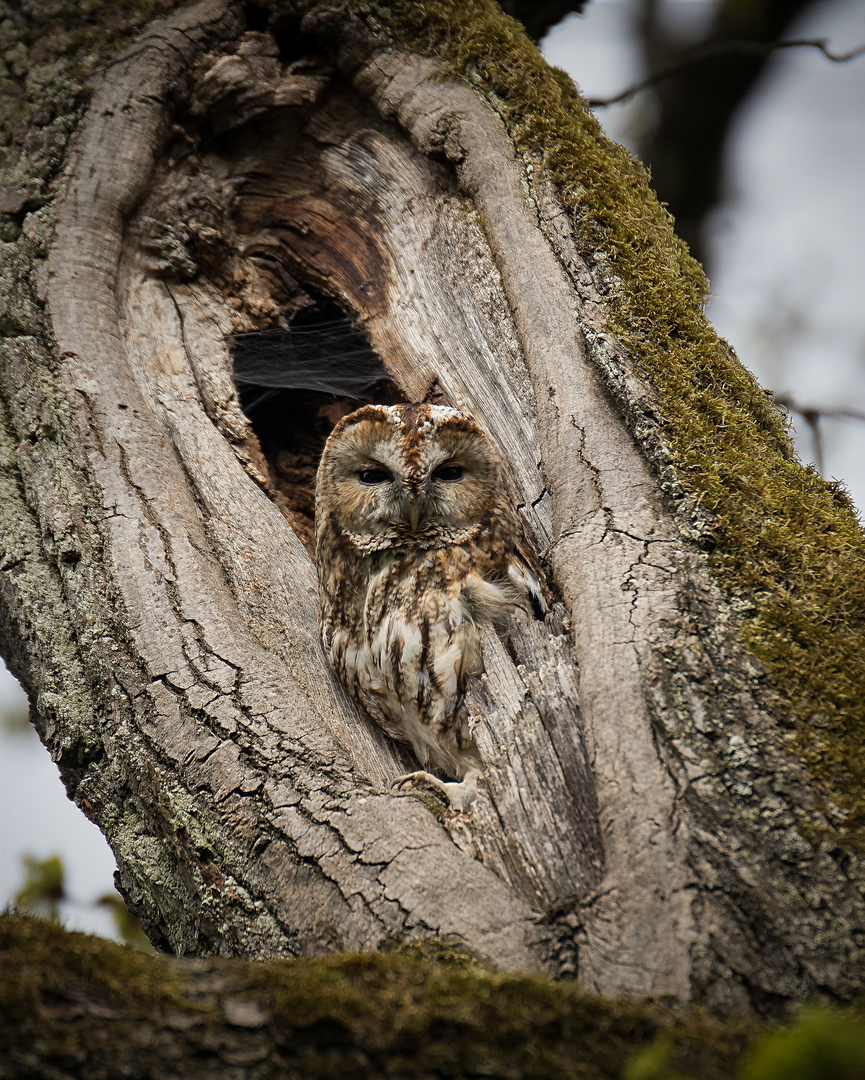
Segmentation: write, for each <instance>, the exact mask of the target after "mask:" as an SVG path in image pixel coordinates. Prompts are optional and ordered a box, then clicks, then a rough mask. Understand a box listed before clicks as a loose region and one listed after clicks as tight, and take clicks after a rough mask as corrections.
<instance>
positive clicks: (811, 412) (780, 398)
mask: <svg viewBox="0 0 865 1080" xmlns="http://www.w3.org/2000/svg"><path fill="white" fill-rule="evenodd" d="M773 398H774V400H775V402H776V403H777V404H778V405H782V406H783V407H784V408H785V409H789V410H790V412H794V413H798V414H799V415H800V416H801V417H802V419H803V420H804V421H805V423H806V424H807V425H808V427H809V429H810V431H811V436H812V438H813V439H814V458H815V462H814V463H815V465H816V466H817V471H818V472H819V473H820V475H821V476H823V432H822V430H821V429H820V421H821V420H822V419H824V418H825V417H841V418H843V419H845V420H861V421H863V422H865V412H859V411H858V410H856V409H815V408H814V407H813V405H799V404H798V403H797V402H795V401H794V400H793V398H789V397H785V396H784V395H783V394H774V395H773Z"/></svg>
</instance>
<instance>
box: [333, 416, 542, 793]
mask: <svg viewBox="0 0 865 1080" xmlns="http://www.w3.org/2000/svg"><path fill="white" fill-rule="evenodd" d="M315 519H316V529H315V533H316V535H315V543H316V562H317V565H318V579H319V588H320V594H321V621H320V625H321V637H322V642H323V644H324V648H325V652H326V653H327V655H328V657H329V659H330V662H331V664H332V665H333V667H334V670H335V671H336V673H337V675H338V676H339V678H340V679H341V681H342V682H343V684H344V685H345V686H346V687H347V689H348V690H349V692H350V693H351V694H352V696H353V697H354V698H355V700H357V701H358V702H359V703H360V704H361V705H362V706H363V707H364V708H365V709H366V711H367V712H368V713H369V715H370V716H371V717H372V718H373V719H374V720H375V721H376V722H377V723H378V724H380V725H381V727H382V728H384V730H385V731H386V732H387V733H388V735H390V736H391V737H392V738H394V739H398V740H399V741H401V742H406V743H409V744H410V745H411V746H412V747H413V749H414V751H415V753H416V755H417V757H418V759H419V761H420V762H421V764H422V765H423V766H425V767H426V766H429V767H430V768H432V769H433V770H435V771H436V772H438V773H443V774H446V775H448V776H451V777H455V778H456V779H457V780H463V779H464V778H466V777H467V776H468V775H470V774H471V775H474V774H475V773H476V771H477V768H478V765H479V761H478V757H477V751H476V749H475V746H474V743H473V742H472V739H471V734H470V731H469V725H468V715H467V712H466V709H465V706H464V704H463V694H464V690H465V683H466V678H467V677H468V676H469V675H470V674H473V673H477V672H479V671H480V668H481V632H482V629H483V627H484V625H489V624H493V625H495V626H497V627H503V626H504V624H505V623H506V622H507V621H508V618H509V616H510V614H511V613H512V612H513V610H514V608H516V607H523V608H527V609H528V608H531V607H534V608H535V610H536V611H543V610H545V609H546V604H545V602H544V598H543V590H542V580H543V579H542V575H541V571H540V568H539V566H538V564H537V559H536V557H535V555H534V552H533V551H532V550H531V548H530V546H529V545H528V544H527V542H526V540H525V538H524V536H523V530H522V527H521V524H520V521H519V518H518V517H517V514H516V511H515V510H514V508H513V506H512V504H511V501H510V500H509V498H508V495H507V492H506V490H505V484H504V480H503V469H502V463H501V460H500V458H499V455H498V453H497V452H496V450H495V449H494V447H493V446H492V444H491V443H490V441H489V439H488V438H487V436H486V435H485V434H484V433H483V431H481V429H480V428H479V427H478V425H477V424H476V423H475V422H474V421H473V420H472V419H471V418H470V417H468V416H465V415H463V414H461V413H458V412H456V411H455V410H454V409H448V408H444V407H442V406H436V405H393V406H383V405H367V406H365V407H364V408H362V409H359V410H358V411H357V412H354V413H352V414H351V415H350V416H346V417H345V418H344V419H343V420H341V421H340V422H339V423H338V424H337V426H336V427H335V428H334V430H333V432H332V434H331V436H330V438H329V439H328V442H327V445H326V446H325V449H324V454H323V455H322V459H321V464H320V465H319V469H318V476H317V479H316V513H315ZM417 775H421V774H417ZM424 775H425V774H424ZM451 786H453V785H451Z"/></svg>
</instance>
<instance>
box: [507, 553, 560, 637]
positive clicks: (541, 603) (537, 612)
mask: <svg viewBox="0 0 865 1080" xmlns="http://www.w3.org/2000/svg"><path fill="white" fill-rule="evenodd" d="M508 578H509V579H510V581H512V582H513V584H514V585H516V587H517V588H518V589H520V591H522V592H525V593H526V594H527V595H528V598H529V602H530V603H531V605H532V611H533V613H534V616H535V618H536V619H543V617H544V616H545V615H546V614H547V612H548V611H549V610H550V604H549V590H548V589H547V580H546V578H545V576H544V572H543V570H542V569H541V564H540V563H539V562H538V557H537V555H536V554H535V551H534V548H533V547H532V545H531V544H530V543H529V542H528V540H527V539H526V538H525V536H523V537H521V539H520V540H519V541H518V542H517V543H516V544H515V545H514V550H513V552H512V553H511V556H510V559H509V560H508Z"/></svg>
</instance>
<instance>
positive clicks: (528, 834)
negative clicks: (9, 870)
mask: <svg viewBox="0 0 865 1080" xmlns="http://www.w3.org/2000/svg"><path fill="white" fill-rule="evenodd" d="M277 6H278V7H279V9H280V11H281V12H282V13H283V14H284V15H286V14H287V15H290V16H291V17H292V18H293V19H294V23H293V26H294V30H295V31H296V32H298V33H299V32H300V31H301V30H302V32H303V35H304V36H303V38H302V39H299V40H302V42H303V48H304V49H305V50H307V51H308V53H309V55H308V56H307V57H306V59H305V60H304V61H303V62H301V64H300V65H299V67H296V68H293V67H291V66H285V65H282V64H281V62H280V61H279V53H278V50H277V48H276V44H275V42H274V41H273V40H272V38H271V37H270V35H269V34H267V33H264V32H262V31H255V32H250V31H247V30H246V29H245V24H244V21H243V11H242V9H241V7H240V5H236V4H233V3H230V2H229V0H204V2H202V3H199V4H197V5H195V6H194V7H191V8H188V9H184V10H183V11H182V12H180V13H179V14H177V15H175V16H174V17H172V18H171V19H169V20H168V21H166V22H165V23H163V24H161V25H159V26H157V27H156V28H154V29H153V30H151V31H150V32H149V33H148V34H146V35H144V36H143V37H142V38H141V39H140V40H139V41H138V42H137V43H136V44H135V45H134V46H133V47H132V48H131V49H129V50H127V52H126V53H124V54H122V55H121V56H119V57H116V58H115V59H114V61H113V62H112V63H111V64H110V65H109V66H107V67H106V68H105V69H104V71H103V72H102V73H101V74H100V75H99V77H98V79H97V81H96V82H95V84H94V94H93V97H92V100H91V103H90V106H89V109H88V111H87V115H86V117H85V119H84V121H83V123H82V124H81V126H80V128H79V130H78V131H77V134H76V139H75V142H74V146H73V148H72V150H71V151H70V153H69V156H68V158H67V160H66V164H65V171H64V173H63V175H62V178H60V180H59V190H60V197H59V200H58V204H57V207H56V208H52V211H51V215H50V216H48V215H46V217H45V220H44V221H43V222H42V223H41V225H40V228H41V229H42V233H43V236H42V242H43V243H44V245H45V247H46V248H47V249H48V250H49V251H50V257H49V261H48V274H47V278H46V276H45V275H44V272H41V271H40V272H39V273H36V272H35V271H34V274H33V277H34V280H35V281H37V282H38V283H39V288H40V289H42V299H43V300H44V302H45V303H46V305H47V307H46V312H47V317H48V319H50V327H51V330H52V332H53V342H54V346H55V349H56V368H55V367H52V366H51V364H49V363H48V362H47V360H46V357H45V353H44V350H43V348H42V346H40V345H39V344H38V342H36V339H35V338H34V337H33V336H32V335H33V333H34V331H33V330H32V329H30V330H26V331H24V332H23V333H22V336H20V337H18V338H16V339H15V340H13V341H12V342H11V343H10V342H7V343H6V345H5V346H4V365H3V368H2V371H0V379H2V388H3V395H2V396H3V399H4V402H5V409H6V414H5V418H4V424H3V428H2V436H3V447H2V449H3V462H4V469H5V471H4V474H3V483H4V485H5V487H4V491H8V498H9V504H8V505H9V506H10V507H14V508H15V509H14V511H9V513H14V514H15V515H17V520H18V521H19V522H20V531H21V536H22V537H24V538H26V542H24V543H23V544H19V545H17V546H15V545H12V547H10V546H8V545H7V547H6V550H7V551H8V552H9V553H10V554H11V556H12V558H13V563H12V567H13V570H14V574H5V573H4V574H0V602H2V603H3V605H4V610H5V612H6V615H7V618H8V620H9V623H10V627H11V628H12V629H9V630H6V631H4V634H3V635H2V643H3V645H4V648H6V649H8V650H10V651H12V653H13V655H14V656H16V657H18V660H19V662H18V664H17V667H18V670H19V671H20V672H21V674H22V676H23V678H24V681H25V682H26V683H27V685H28V688H29V689H30V691H31V700H32V701H33V702H34V715H35V720H36V722H37V725H38V726H39V728H40V732H41V733H42V735H43V738H44V739H45V740H46V742H47V743H48V745H49V746H50V748H51V749H52V753H53V754H54V755H55V757H56V758H57V759H58V761H59V762H60V764H61V769H62V771H63V774H64V778H65V779H66V782H67V786H68V787H69V789H70V793H71V794H73V796H74V797H75V799H76V801H77V802H78V803H79V805H81V806H82V807H83V808H85V809H86V810H87V812H88V813H89V814H90V815H91V816H92V817H93V818H94V820H96V821H97V822H98V823H99V824H100V826H101V827H102V828H103V830H104V831H105V833H106V835H107V836H108V838H109V841H110V842H111V844H112V847H113V849H114V851H115V854H116V855H117V858H118V865H119V868H120V880H121V883H122V886H123V888H124V890H125V892H126V894H127V895H128V897H129V899H130V903H131V905H132V907H133V908H134V909H135V910H136V911H137V912H138V913H139V915H140V916H141V917H142V920H143V922H144V924H145V926H146V927H147V928H148V930H149V932H150V933H151V935H152V936H153V938H154V940H157V941H159V942H160V943H162V944H164V945H166V946H167V947H169V948H172V949H174V950H176V951H179V952H197V953H199V954H206V953H209V952H220V953H236V954H243V955H247V956H272V955H279V954H292V955H304V954H309V953H312V952H321V951H327V950H329V949H334V948H375V947H377V946H379V945H381V944H382V943H384V942H386V941H389V940H393V939H397V940H402V939H405V938H407V937H410V936H413V935H420V936H429V935H433V934H437V935H442V936H445V937H450V938H452V939H454V940H456V941H460V942H462V943H465V944H467V945H468V946H469V947H470V948H471V949H472V950H474V951H475V952H477V953H478V954H479V955H481V956H483V957H485V958H487V959H489V960H491V961H493V962H494V963H496V964H499V965H502V966H505V967H511V968H535V969H537V968H540V967H543V966H548V967H551V968H552V969H553V970H555V971H557V972H559V973H560V974H568V975H570V974H574V973H576V974H577V975H578V977H579V978H580V979H581V980H582V981H583V984H584V985H585V986H586V987H587V988H590V989H592V990H595V991H600V992H603V993H605V994H611V995H618V994H623V993H630V994H671V995H674V996H675V997H677V998H679V999H681V1000H697V1001H701V1002H703V1003H706V1004H708V1005H709V1006H711V1007H713V1008H717V1009H726V1010H736V1009H740V1008H749V1007H754V1006H756V1007H760V1008H765V1009H771V1008H774V1003H776V1002H779V1001H783V1000H791V999H793V1000H795V999H800V998H802V997H804V996H807V995H809V994H814V993H817V992H825V993H827V994H829V995H830V996H831V995H835V996H843V995H846V994H849V993H851V992H852V991H853V989H854V988H855V987H856V986H857V985H859V984H860V983H861V972H862V969H861V965H860V964H859V963H858V961H857V952H856V950H857V948H858V946H857V941H858V937H857V935H861V933H862V932H863V927H865V910H863V898H862V890H861V887H860V885H861V881H860V880H859V878H858V876H857V875H858V871H857V872H856V873H853V872H852V871H851V870H850V868H849V864H845V865H846V867H847V868H846V869H842V868H841V867H840V864H839V863H838V862H836V861H834V860H833V858H832V857H831V856H830V854H828V853H827V852H826V851H825V850H823V849H822V848H821V847H819V846H817V845H815V846H810V845H808V844H806V843H805V842H804V841H803V840H802V837H801V831H802V829H803V827H806V828H807V827H813V828H814V829H818V828H819V827H820V824H821V822H822V821H823V817H822V813H823V811H822V808H821V807H820V805H819V804H818V802H817V800H816V798H815V796H814V793H813V790H812V788H811V786H810V785H809V783H808V781H807V778H806V775H805V772H804V769H803V768H802V766H801V764H800V762H799V761H798V760H797V759H796V758H794V757H793V756H792V755H791V754H790V753H789V751H788V748H787V745H786V741H785V737H784V731H783V728H782V726H781V725H780V724H779V723H778V717H777V715H775V714H774V713H773V706H772V704H771V703H770V702H769V701H768V700H767V696H766V693H765V691H764V689H763V686H762V683H761V673H760V672H759V670H758V669H757V667H756V666H755V665H754V663H753V662H752V660H751V659H750V658H749V657H748V656H747V655H746V654H745V652H744V650H743V649H742V648H741V646H740V645H739V644H738V642H737V622H736V616H735V613H734V612H733V611H732V610H731V609H730V607H729V606H728V605H726V604H725V602H724V601H723V599H722V597H721V595H720V593H719V591H718V589H717V587H716V585H715V584H714V582H713V579H712V578H711V576H710V574H709V572H708V567H707V563H706V558H705V555H704V554H703V552H702V551H701V550H700V549H699V548H697V547H696V546H695V544H694V543H693V523H692V522H691V521H689V520H688V519H686V518H685V517H684V516H683V515H682V514H681V512H680V508H678V507H677V506H676V504H675V502H674V501H673V500H671V499H670V498H669V497H668V491H669V489H670V477H669V475H668V472H667V466H668V463H669V454H668V452H667V450H666V447H665V445H664V441H663V438H662V436H661V434H660V427H659V420H658V417H657V415H656V412H655V410H656V402H655V400H654V397H653V394H652V391H651V388H650V387H648V385H647V384H646V383H645V382H644V381H643V380H642V379H641V378H640V377H639V376H638V375H637V374H635V372H634V370H633V367H632V364H631V361H630V358H629V357H628V356H627V355H626V353H625V351H624V349H623V348H622V346H621V345H620V343H618V342H617V341H616V340H615V339H613V338H612V337H611V336H610V334H609V333H608V332H607V330H606V328H605V318H606V298H607V296H608V295H609V294H610V292H611V291H612V290H614V289H615V288H616V287H617V282H616V279H615V276H614V274H613V271H612V269H611V268H610V267H609V266H608V265H606V264H605V263H603V262H602V261H600V260H598V261H595V262H590V261H588V260H587V258H586V257H585V255H581V254H579V253H578V250H577V247H576V245H575V244H574V237H573V234H572V232H571V228H572V226H571V224H570V223H569V219H568V217H567V215H566V214H565V213H564V212H563V210H562V207H561V205H560V203H559V200H558V195H557V192H556V191H555V190H554V189H553V188H552V187H551V186H550V185H549V184H548V183H546V182H545V181H544V179H543V172H542V170H540V169H536V168H535V165H536V163H535V162H533V161H532V160H531V159H530V158H528V157H520V156H517V154H516V153H515V150H514V147H513V145H512V143H511V141H510V139H509V137H508V134H507V132H506V130H505V127H504V125H503V123H502V121H501V119H500V118H499V116H497V114H496V112H495V111H494V109H493V107H492V106H491V105H490V103H488V102H487V101H485V100H483V99H481V98H480V97H479V96H478V95H476V94H475V92H474V91H473V90H471V89H470V88H469V87H468V86H467V85H465V84H462V83H457V82H454V81H449V80H448V79H446V78H445V77H444V71H443V68H442V66H441V64H440V63H439V62H438V61H436V60H433V59H429V58H421V57H418V56H415V55H411V54H408V53H406V52H403V51H400V50H398V49H394V48H392V47H391V45H390V44H389V43H388V42H387V41H386V40H385V39H384V37H383V36H378V35H375V34H373V33H371V32H370V31H369V30H368V29H366V28H365V27H364V26H363V25H362V24H361V23H360V22H358V21H355V20H353V19H352V18H351V17H350V16H347V15H346V14H345V13H344V12H337V13H334V11H332V10H331V5H328V4H324V3H322V4H316V5H309V4H307V5H304V7H305V9H308V8H312V10H311V11H310V12H309V13H308V14H307V15H306V17H305V18H304V20H303V22H302V23H301V21H300V17H299V15H297V13H296V8H295V6H294V5H293V4H291V3H289V2H288V0H286V2H285V3H282V4H280V5H277ZM284 32H285V31H284ZM316 40H317V41H319V42H320V47H317V46H316V45H315V44H314V43H315V42H316ZM283 44H285V43H284V42H283ZM283 271H284V272H283ZM288 278H291V279H292V280H295V279H296V280H297V281H299V282H301V283H306V284H308V285H310V286H315V287H316V288H317V289H318V290H319V291H320V292H322V293H324V294H325V295H327V296H329V297H333V298H335V299H336V300H337V301H339V303H340V304H341V305H342V306H343V308H344V309H345V310H346V311H347V312H350V313H352V314H353V316H354V317H355V318H356V320H357V321H358V323H359V324H360V325H361V326H362V327H363V328H364V329H365V332H366V333H367V334H368V336H369V339H370V341H371V343H372V345H373V346H374V347H375V349H376V351H377V353H378V354H379V356H380V357H381V359H382V361H383V362H384V364H385V365H386V367H387V369H388V371H389V372H390V373H391V374H392V376H393V378H394V380H395V382H396V383H397V384H398V385H399V387H400V388H401V390H402V392H403V393H404V394H405V395H406V397H407V398H408V399H410V400H424V399H426V400H436V401H443V402H446V403H449V404H453V405H456V406H458V407H460V408H463V409H467V410H469V411H470V412H472V413H473V414H474V415H475V416H476V417H477V418H478V419H479V421H480V422H481V423H482V425H483V426H484V428H485V429H486V430H487V432H488V433H489V434H490V436H491V437H492V438H493V439H494V440H495V441H496V442H498V443H499V445H500V446H501V448H502V450H503V452H504V455H505V457H506V458H507V460H508V461H509V463H510V466H511V470H512V473H513V483H514V492H515V493H514V498H515V501H516V502H517V504H518V505H519V508H520V512H521V514H522V516H523V518H524V520H525V524H526V528H527V531H528V533H529V534H530V535H531V536H532V537H533V539H534V540H535V542H536V543H537V545H538V548H539V550H540V551H541V553H542V555H543V558H544V561H545V564H546V567H547V569H548V571H549V573H550V578H551V583H552V585H553V587H554V589H555V590H556V591H557V593H558V595H559V596H560V597H561V601H562V602H561V603H558V604H557V605H556V606H555V610H554V613H553V615H552V616H550V617H549V618H548V619H547V622H546V624H540V623H534V622H532V623H530V622H528V621H527V620H524V619H521V618H515V620H514V625H513V626H512V628H511V631H510V633H509V635H508V636H507V638H506V640H504V641H500V640H499V639H498V638H497V637H495V635H492V634H490V635H489V637H488V638H487V640H486V641H485V645H484V660H485V666H486V674H485V675H484V676H483V677H482V678H480V679H478V680H476V681H475V682H474V684H473V685H472V686H471V687H470V690H469V694H468V704H469V707H470V710H471V712H472V716H473V720H474V724H475V729H474V733H475V739H476V741H477V744H478V746H479V748H480V751H481V754H482V757H483V759H484V765H485V777H484V780H483V782H482V783H481V786H480V791H479V795H478V798H477V800H476V801H475V803H474V805H473V806H472V808H471V810H470V812H469V813H468V814H456V813H454V812H452V811H450V810H444V809H442V808H439V807H438V806H437V805H433V804H432V803H429V805H428V800H427V801H424V800H423V799H419V798H417V797H402V796H397V795H394V794H392V793H391V792H390V791H389V782H390V780H391V779H392V778H393V777H394V776H395V775H397V774H398V773H400V772H403V771H406V767H407V766H408V765H410V759H409V756H408V753H407V751H405V750H404V749H402V748H399V747H396V746H395V745H394V744H392V743H390V742H389V741H388V740H387V739H386V738H385V737H384V736H383V735H382V734H381V733H380V732H379V731H378V729H377V728H376V727H375V726H374V725H372V724H370V723H369V722H368V721H367V720H366V719H365V718H364V717H363V716H362V715H359V713H358V710H357V709H356V708H355V707H354V706H353V705H352V703H351V702H350V701H349V700H348V698H347V696H346V695H345V694H344V693H343V691H342V690H341V688H340V687H339V686H338V685H337V683H336V681H335V679H334V677H333V675H332V673H331V672H330V670H329V668H328V666H327V664H326V662H325V660H324V657H323V655H322V652H321V649H320V647H319V644H318V634H317V629H316V618H317V600H316V595H315V584H314V571H313V567H312V564H311V562H310V559H309V556H308V554H307V552H306V550H305V548H304V546H303V544H302V543H301V541H300V540H299V539H298V537H297V536H296V535H295V534H294V532H293V531H292V529H291V528H290V525H289V523H288V521H287V520H286V518H285V517H284V516H283V515H282V514H281V513H280V511H279V509H278V508H277V506H276V505H275V503H274V502H273V501H272V500H271V499H270V498H269V497H268V491H269V490H270V488H269V484H270V479H271V478H270V477H269V476H268V464H267V462H266V461H265V459H264V457H263V455H262V453H261V450H260V448H259V447H258V445H257V442H256V438H255V434H254V432H253V430H252V429H251V427H250V425H249V423H248V421H247V419H246V418H245V416H244V415H243V413H242V411H241V409H240V405H239V401H238V398H237V395H236V392H235V390H234V387H233V384H232V382H231V357H230V353H229V349H228V347H227V345H226V340H225V339H226V336H227V335H229V334H231V333H236V332H238V331H244V330H249V329H255V328H260V327H262V326H266V325H270V324H271V323H272V322H273V321H274V319H275V318H276V317H277V316H278V314H279V312H280V310H281V307H282V306H283V305H284V304H285V302H286V301H285V295H284V289H285V281H286V280H288ZM35 309H36V307H35V305H34V311H35ZM22 317H23V316H22ZM38 317H39V316H37V315H35V314H34V316H33V318H34V319H38ZM32 325H33V326H37V323H35V322H34V323H33V324H32ZM38 328H39V332H40V333H42V334H43V336H44V337H45V339H46V341H47V340H48V335H47V332H46V331H45V328H44V327H41V324H38ZM9 476H11V477H12V478H13V480H12V482H7V478H8V477H9ZM13 548H14V550H13ZM8 558H9V556H8V555H7V559H8ZM14 560H18V561H17V562H16V561H14ZM19 566H20V567H22V569H20V570H19V569H17V568H18V567H19ZM13 630H14V632H15V633H17V634H18V635H20V638H21V640H22V641H24V642H25V643H26V644H25V645H24V646H21V645H13V644H12V639H13V637H14V633H13ZM54 641H56V642H57V643H58V649H57V655H58V656H60V657H62V658H63V660H62V664H60V663H58V662H57V660H56V658H53V657H52V655H51V646H52V642H54ZM64 673H67V674H66V679H65V682H64ZM744 788H747V789H748V796H747V798H745V797H744V796H742V790H744ZM740 789H742V790H740ZM794 810H795V813H794ZM577 954H578V956H577Z"/></svg>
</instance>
